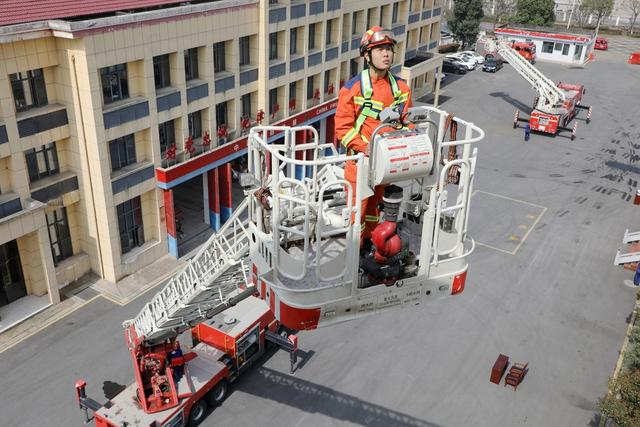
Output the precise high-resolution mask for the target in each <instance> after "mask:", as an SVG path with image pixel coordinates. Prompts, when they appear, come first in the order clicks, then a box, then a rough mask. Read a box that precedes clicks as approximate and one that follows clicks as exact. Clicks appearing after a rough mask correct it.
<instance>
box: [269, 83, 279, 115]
mask: <svg viewBox="0 0 640 427" xmlns="http://www.w3.org/2000/svg"><path fill="white" fill-rule="evenodd" d="M277 103H278V89H271V90H270V91H269V114H273V113H275V110H274V108H273V107H275V105H276V104H277Z"/></svg>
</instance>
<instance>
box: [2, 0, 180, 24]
mask: <svg viewBox="0 0 640 427" xmlns="http://www.w3.org/2000/svg"><path fill="white" fill-rule="evenodd" d="M182 1H184V0H182ZM0 3H2V5H1V6H0V26H2V25H10V24H21V23H24V22H34V21H46V20H49V19H59V18H71V17H75V16H84V15H94V14H99V13H109V12H116V11H118V10H131V9H140V8H145V7H153V6H160V5H165V4H172V3H180V1H177V0H1V1H0Z"/></svg>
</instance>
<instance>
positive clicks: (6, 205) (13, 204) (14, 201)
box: [0, 193, 22, 218]
mask: <svg viewBox="0 0 640 427" xmlns="http://www.w3.org/2000/svg"><path fill="white" fill-rule="evenodd" d="M21 210H22V203H20V196H18V195H17V194H15V193H5V194H0V218H4V217H7V216H9V215H13V214H14V213H16V212H20V211H21Z"/></svg>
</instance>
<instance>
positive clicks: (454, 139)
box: [76, 107, 484, 427]
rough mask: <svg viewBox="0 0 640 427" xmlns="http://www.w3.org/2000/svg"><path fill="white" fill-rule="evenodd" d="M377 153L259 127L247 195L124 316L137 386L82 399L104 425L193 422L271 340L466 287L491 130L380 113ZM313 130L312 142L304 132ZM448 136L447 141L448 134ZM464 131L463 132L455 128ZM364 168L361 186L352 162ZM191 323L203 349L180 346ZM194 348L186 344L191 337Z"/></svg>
mask: <svg viewBox="0 0 640 427" xmlns="http://www.w3.org/2000/svg"><path fill="white" fill-rule="evenodd" d="M380 119H381V121H382V124H381V125H380V126H379V127H378V128H377V129H376V131H375V132H374V134H373V136H372V138H371V140H372V142H371V144H370V150H369V151H370V153H371V154H370V157H365V155H364V154H357V155H345V154H343V153H340V152H338V151H337V150H336V147H335V146H334V145H333V144H328V143H321V142H320V141H319V137H318V132H317V131H316V129H314V128H313V127H311V126H299V127H278V126H258V127H254V128H252V129H251V130H250V132H249V138H248V153H247V156H248V159H247V160H248V173H247V174H246V176H243V177H242V181H243V185H244V188H245V195H246V197H245V199H244V200H243V202H242V203H241V204H240V206H239V207H238V208H236V210H235V212H234V214H233V215H232V217H231V218H230V219H229V220H228V221H227V222H226V223H225V224H224V226H223V227H222V228H221V229H220V231H219V232H217V233H216V234H214V235H212V236H211V238H210V239H209V240H208V241H207V242H206V243H205V244H204V245H203V246H202V247H201V249H200V250H199V251H198V253H197V254H196V255H195V256H194V257H193V258H192V259H191V260H190V261H189V262H188V263H187V265H186V266H185V267H184V268H183V269H182V270H181V271H179V272H178V273H177V274H176V275H175V276H173V277H172V278H171V279H170V280H169V281H168V282H167V284H166V285H165V286H164V288H163V289H161V290H160V291H159V292H158V293H157V294H156V295H155V296H154V297H153V298H152V299H151V300H150V301H149V302H148V303H147V304H146V305H145V306H144V307H143V308H142V310H141V311H140V312H139V313H138V315H137V316H136V317H135V318H133V319H131V320H127V321H125V322H124V323H123V327H124V332H125V334H124V335H125V341H126V344H127V347H128V350H129V353H130V356H131V361H132V365H133V371H134V377H135V381H133V382H132V383H131V384H130V385H129V386H128V387H126V388H125V389H124V390H123V391H122V392H121V393H119V394H118V395H117V396H115V397H113V398H112V399H110V400H109V401H108V402H106V403H104V404H103V403H99V402H97V401H96V400H94V399H92V398H90V397H88V396H87V394H86V382H85V381H83V380H78V382H77V383H76V395H77V400H78V404H79V407H80V409H82V410H83V411H84V413H85V419H86V421H87V422H89V421H90V420H91V419H93V420H94V421H95V425H97V426H102V427H107V426H108V427H118V426H183V425H197V424H198V423H200V422H201V421H202V420H203V418H204V417H205V415H206V414H207V409H208V407H215V406H217V405H220V404H221V403H222V401H223V400H224V399H225V397H226V396H227V394H228V392H229V386H230V385H231V384H232V383H233V381H234V380H236V379H237V378H238V377H239V376H240V375H241V374H242V373H244V372H245V371H246V370H247V369H248V368H249V367H250V366H251V365H252V364H253V363H254V362H255V361H256V360H258V359H259V358H260V357H262V356H263V355H264V354H265V352H266V351H267V349H268V348H269V347H278V348H281V349H284V350H286V351H288V352H289V353H290V363H291V370H292V372H293V370H294V369H295V364H296V352H297V349H298V343H297V336H296V335H295V332H296V331H300V330H310V329H315V328H317V327H320V326H326V325H332V324H335V323H338V322H344V321H348V320H353V319H357V318H360V317H363V316H367V315H370V314H372V313H378V312H382V311H386V310H390V309H393V308H396V307H410V306H413V305H416V304H420V303H422V302H427V301H430V300H437V299H440V298H443V297H447V296H449V295H456V294H459V293H461V292H462V291H463V290H464V287H465V281H466V275H467V268H468V262H467V259H468V256H469V254H470V253H471V252H472V251H473V249H474V246H475V244H474V241H473V239H472V238H471V237H470V236H469V235H468V233H467V226H468V220H469V203H470V198H471V193H472V187H473V180H474V174H475V166H476V157H477V148H475V144H476V143H477V142H479V141H480V140H481V139H482V138H484V132H483V131H482V129H480V128H478V127H477V126H476V125H474V124H473V123H470V122H467V121H465V120H463V119H461V118H458V117H453V116H452V115H450V114H448V113H447V112H446V111H443V110H440V109H436V108H432V107H418V108H412V109H410V110H409V112H408V113H407V114H403V115H400V114H399V113H398V112H397V111H394V110H392V109H387V110H384V111H383V112H382V113H381V114H380ZM302 132H307V133H310V134H311V135H312V136H313V137H312V138H311V141H312V142H309V143H297V141H301V140H303V139H302V138H300V137H299V135H300V134H301V133H302ZM447 133H449V137H447ZM459 136H460V137H459ZM347 161H354V162H356V164H357V166H358V176H357V182H356V186H355V188H353V187H352V186H351V184H350V183H349V181H347V180H345V179H344V165H345V162H347ZM379 185H384V186H386V187H385V197H384V211H383V215H384V216H383V220H382V221H381V222H380V223H379V225H378V226H377V228H376V229H375V230H374V232H373V235H372V239H371V240H372V247H371V249H370V250H364V249H361V247H360V221H359V218H360V217H361V212H360V211H361V200H362V199H363V198H365V197H368V195H370V194H371V193H372V192H373V189H374V188H375V187H377V186H379ZM188 331H190V333H191V336H192V340H193V346H192V347H191V348H189V349H187V348H184V349H182V348H180V343H179V341H178V337H179V336H180V335H181V334H183V333H185V332H188ZM185 347H186V346H185Z"/></svg>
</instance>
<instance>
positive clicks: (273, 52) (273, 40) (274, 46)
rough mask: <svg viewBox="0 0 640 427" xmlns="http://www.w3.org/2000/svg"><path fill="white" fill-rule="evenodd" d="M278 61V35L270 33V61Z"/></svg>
mask: <svg viewBox="0 0 640 427" xmlns="http://www.w3.org/2000/svg"><path fill="white" fill-rule="evenodd" d="M276 59H278V33H277V32H273V33H269V61H274V60H276Z"/></svg>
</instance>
